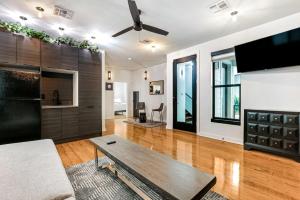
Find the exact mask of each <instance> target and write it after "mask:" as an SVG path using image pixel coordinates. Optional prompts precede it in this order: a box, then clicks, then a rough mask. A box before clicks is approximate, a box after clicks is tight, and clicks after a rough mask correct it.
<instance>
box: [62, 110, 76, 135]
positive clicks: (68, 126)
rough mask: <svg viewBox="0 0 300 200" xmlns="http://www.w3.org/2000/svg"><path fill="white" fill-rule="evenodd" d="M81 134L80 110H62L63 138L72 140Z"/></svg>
mask: <svg viewBox="0 0 300 200" xmlns="http://www.w3.org/2000/svg"><path fill="white" fill-rule="evenodd" d="M78 133H79V113H78V108H63V109H62V137H63V138H72V137H76V136H78Z"/></svg>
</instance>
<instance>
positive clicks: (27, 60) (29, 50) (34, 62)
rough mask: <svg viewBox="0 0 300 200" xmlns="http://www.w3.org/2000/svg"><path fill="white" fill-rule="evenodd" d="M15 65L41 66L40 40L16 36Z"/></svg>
mask: <svg viewBox="0 0 300 200" xmlns="http://www.w3.org/2000/svg"><path fill="white" fill-rule="evenodd" d="M17 63H18V64H19V65H30V66H41V56H40V40H38V39H35V38H28V37H24V36H17Z"/></svg>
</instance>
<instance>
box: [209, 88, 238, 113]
mask: <svg viewBox="0 0 300 200" xmlns="http://www.w3.org/2000/svg"><path fill="white" fill-rule="evenodd" d="M214 103H215V117H217V118H226V119H240V110H239V109H240V87H239V86H236V87H220V88H215V102H214Z"/></svg>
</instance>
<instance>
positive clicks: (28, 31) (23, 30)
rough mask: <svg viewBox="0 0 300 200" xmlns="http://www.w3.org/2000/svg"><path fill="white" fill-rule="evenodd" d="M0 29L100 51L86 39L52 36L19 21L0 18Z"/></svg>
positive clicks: (48, 41)
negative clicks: (7, 20) (78, 39)
mask: <svg viewBox="0 0 300 200" xmlns="http://www.w3.org/2000/svg"><path fill="white" fill-rule="evenodd" d="M0 29H2V30H5V31H8V32H11V33H15V34H23V35H25V36H27V37H31V38H36V39H40V40H42V41H44V42H47V43H51V44H65V45H69V46H71V47H77V48H81V49H88V50H89V51H91V52H92V53H98V52H99V51H100V50H99V47H98V46H97V45H94V44H90V43H89V42H88V41H87V40H83V41H77V40H75V39H73V38H71V37H68V36H64V37H58V38H53V37H51V36H50V35H48V34H47V33H46V32H44V31H37V30H34V29H32V28H29V27H27V26H22V25H21V24H20V23H14V22H4V21H1V20H0Z"/></svg>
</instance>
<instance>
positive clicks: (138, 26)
mask: <svg viewBox="0 0 300 200" xmlns="http://www.w3.org/2000/svg"><path fill="white" fill-rule="evenodd" d="M128 5H129V10H130V13H131V16H132V19H133V22H134V25H133V26H131V27H128V28H126V29H124V30H122V31H120V32H118V33H116V34H114V35H113V36H112V37H118V36H119V35H122V34H124V33H127V32H129V31H131V30H135V31H141V30H146V31H150V32H153V33H157V34H160V35H164V36H167V35H168V34H169V32H167V31H165V30H162V29H160V28H156V27H154V26H150V25H147V24H143V22H142V21H141V19H140V15H141V10H139V9H138V8H137V5H136V3H135V1H134V0H128Z"/></svg>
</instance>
